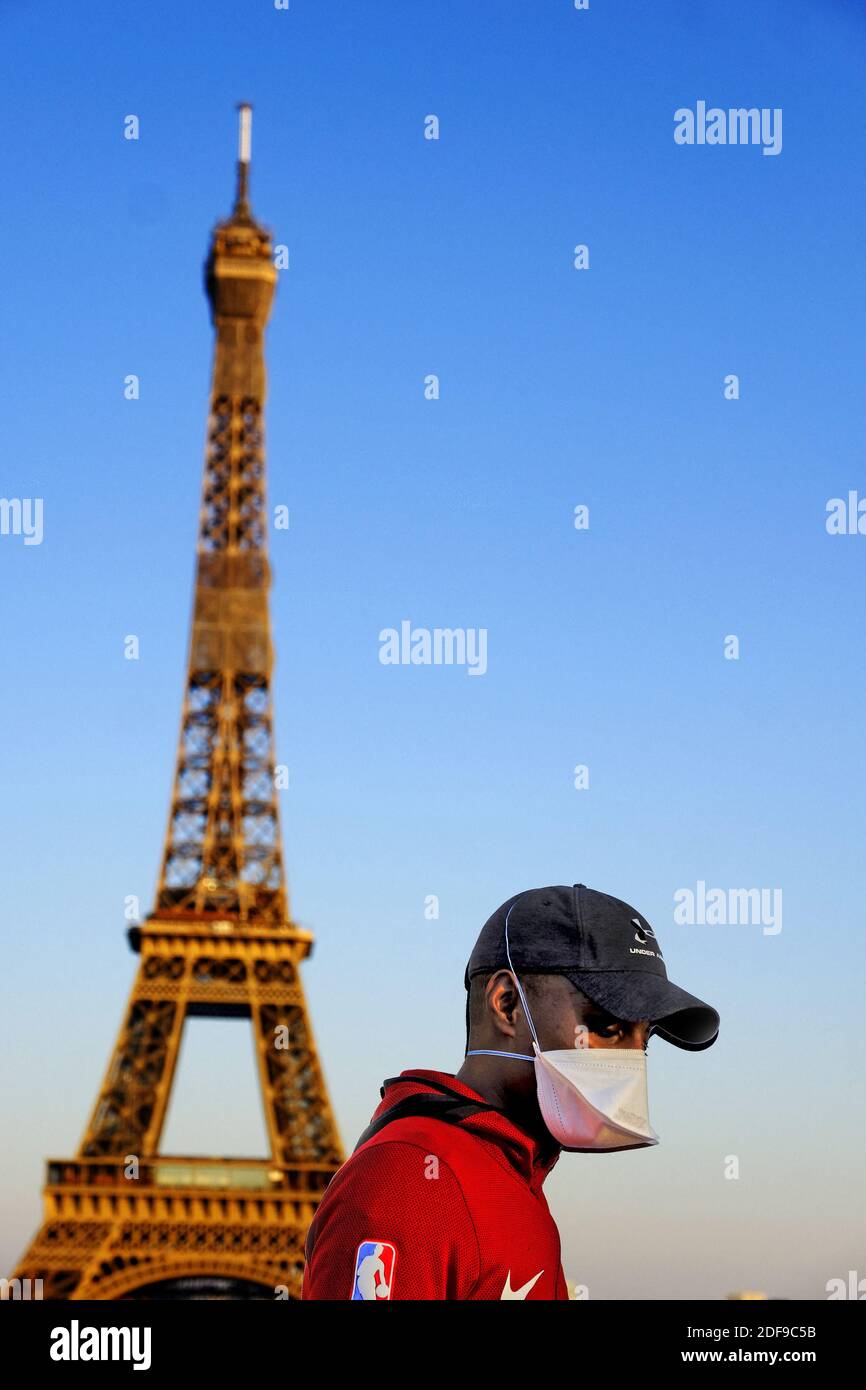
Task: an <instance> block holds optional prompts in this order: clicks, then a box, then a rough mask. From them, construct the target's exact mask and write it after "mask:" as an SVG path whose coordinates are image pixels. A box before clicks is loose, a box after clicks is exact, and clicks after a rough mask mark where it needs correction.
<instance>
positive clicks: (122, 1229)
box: [11, 104, 343, 1299]
mask: <svg viewBox="0 0 866 1390" xmlns="http://www.w3.org/2000/svg"><path fill="white" fill-rule="evenodd" d="M250 122H251V114H250V108H249V106H247V105H246V104H244V105H242V106H241V107H240V148H239V159H238V186H237V196H236V200H235V205H234V209H233V211H232V214H231V216H230V217H229V218H228V219H227V220H226V221H224V222H221V223H219V224H218V225H217V227H216V228H215V230H214V233H213V237H212V242H211V248H210V254H209V257H208V260H207V264H206V268H205V273H206V288H207V294H208V298H209V300H210V304H211V312H212V317H213V322H214V327H215V330H216V346H215V354H214V366H213V381H212V391H211V402H210V418H209V424H208V432H207V449H206V457H205V467H204V481H203V486H202V503H201V517H200V525H199V538H198V556H197V570H196V584H195V600H194V608H193V617H192V633H191V639H190V649H189V663H188V675H187V683H186V690H185V695H184V702H183V713H182V716H181V729H180V740H179V747H178V753H177V765H176V773H175V779H174V787H173V792H172V799H171V809H170V813H169V823H168V830H167V833H166V838H165V848H164V852H163V859H162V869H161V873H160V879H159V886H158V889H157V896H156V905H155V910H154V912H153V913H151V915H150V916H149V917H148V918H147V919H146V921H145V922H144V924H143V925H142V926H139V927H133V928H132V929H131V931H130V933H129V935H130V941H131V944H132V946H133V949H135V950H136V951H138V952H139V953H140V957H141V959H140V963H139V967H138V972H137V975H136V979H135V983H134V985H133V988H132V994H131V996H130V1000H129V1005H128V1008H127V1012H126V1016H125V1019H124V1021H123V1023H122V1025H121V1029H120V1034H119V1037H118V1040H117V1045H116V1047H115V1050H114V1054H113V1056H112V1058H111V1061H110V1063H109V1066H108V1070H107V1072H106V1075H105V1081H104V1083H103V1086H102V1089H101V1091H100V1092H99V1095H98V1097H97V1100H96V1104H95V1106H94V1109H93V1113H92V1115H91V1118H90V1122H89V1124H88V1126H87V1131H86V1133H85V1135H84V1139H83V1140H82V1143H81V1148H80V1150H79V1153H78V1155H77V1157H76V1158H74V1159H69V1160H49V1161H48V1173H47V1182H46V1187H45V1192H44V1217H43V1222H42V1225H41V1227H40V1229H39V1231H38V1233H37V1235H36V1237H35V1239H34V1241H33V1243H32V1245H31V1246H30V1248H29V1250H28V1251H27V1253H26V1255H25V1256H24V1258H23V1260H22V1261H21V1263H20V1265H19V1268H18V1269H17V1270H16V1271H15V1276H14V1277H15V1278H16V1279H18V1280H19V1281H24V1280H26V1279H31V1280H35V1279H41V1280H42V1281H43V1284H42V1287H43V1296H44V1297H45V1298H56V1299H89V1298H97V1299H117V1298H130V1297H132V1298H147V1297H163V1298H164V1297H202V1296H213V1297H227V1296H228V1297H256V1296H259V1297H270V1298H273V1297H275V1296H278V1295H277V1294H276V1293H275V1290H277V1289H280V1290H281V1291H285V1293H284V1296H288V1297H289V1298H299V1297H300V1289H301V1279H302V1275H303V1241H304V1236H305V1233H306V1228H307V1226H308V1225H309V1222H310V1220H311V1219H312V1216H313V1214H314V1212H315V1209H316V1206H317V1204H318V1202H319V1200H320V1198H321V1196H322V1193H323V1192H324V1190H325V1187H326V1186H327V1183H328V1182H329V1180H330V1178H331V1177H332V1176H333V1174H334V1173H335V1172H336V1170H337V1168H338V1167H339V1166H340V1163H341V1162H342V1159H343V1153H342V1149H341V1144H340V1138H339V1135H338V1132H337V1127H336V1123H335V1120H334V1116H333V1113H332V1110H331V1105H330V1101H329V1099H328V1094H327V1089H326V1086H325V1081H324V1076H323V1073H322V1068H321V1065H320V1062H319V1057H318V1054H317V1051H316V1047H315V1042H314V1039H313V1034H312V1030H311V1026H310V1021H309V1016H308V1012H307V1007H306V1003H305V1000H304V993H303V988H302V985H301V980H300V973H299V966H300V963H301V961H302V960H303V959H304V958H305V956H307V955H308V954H309V952H310V950H311V947H312V941H313V938H312V936H311V934H310V933H309V932H307V931H304V930H302V929H301V928H299V927H298V926H296V925H295V924H294V923H293V922H292V920H291V917H290V915H289V910H288V903H287V896H286V886H285V879H284V873H283V861H282V848H281V833H280V821H279V809H278V804H277V793H276V789H275V766H274V751H273V725H272V714H271V672H272V667H273V652H272V646H271V635H270V621H269V614H268V590H269V587H270V569H269V565H268V557H267V513H266V501H265V450H264V435H263V416H262V412H263V406H264V401H265V365H264V341H263V340H264V331H265V326H266V323H267V319H268V316H269V313H270V308H271V301H272V298H273V293H274V286H275V283H276V279H277V272H276V269H275V268H274V263H273V248H272V245H271V238H270V234H269V233H268V231H267V230H266V229H265V228H263V227H262V226H260V225H259V224H258V223H257V222H256V221H255V220H254V218H253V216H252V213H251V211H250V206H249V202H248V171H249V159H250ZM196 1015H199V1016H208V1017H221V1018H226V1017H241V1018H249V1019H250V1020H251V1021H252V1026H253V1031H254V1035H255V1043H256V1056H257V1065H258V1076H259V1081H260V1084H261V1091H262V1097H263V1102H264V1111H265V1118H266V1123H267V1132H268V1137H269V1142H270V1149H271V1152H270V1155H269V1156H268V1157H267V1158H265V1159H262V1160H250V1159H214V1158H189V1157H172V1158H168V1157H164V1156H161V1155H160V1138H161V1134H162V1130H163V1126H164V1123H165V1118H166V1111H167V1107H168V1101H169V1097H170V1094H171V1088H172V1081H173V1078H174V1073H175V1068H176V1064H177V1059H178V1054H179V1050H180V1043H181V1036H182V1032H183V1027H184V1023H185V1020H186V1019H187V1018H189V1017H192V1016H196ZM11 1287H12V1292H13V1296H14V1294H15V1292H17V1291H19V1290H20V1289H21V1288H23V1287H26V1286H25V1285H23V1283H20V1284H18V1285H15V1284H14V1283H13V1284H12V1286H11Z"/></svg>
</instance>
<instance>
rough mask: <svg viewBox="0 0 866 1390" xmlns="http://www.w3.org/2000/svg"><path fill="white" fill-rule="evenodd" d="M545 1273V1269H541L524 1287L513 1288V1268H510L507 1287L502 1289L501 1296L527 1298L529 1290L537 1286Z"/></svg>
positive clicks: (506, 1282)
mask: <svg viewBox="0 0 866 1390" xmlns="http://www.w3.org/2000/svg"><path fill="white" fill-rule="evenodd" d="M543 1273H544V1270H543V1269H540V1270H539V1271H538V1273H537V1274H536V1276H535V1278H534V1279H530V1280H529V1282H528V1283H527V1284H524V1285H523V1287H522V1288H519V1289H513V1288H512V1287H511V1270H510V1269H509V1271H508V1276H507V1278H506V1280H505V1288H504V1289H503V1290H502V1293H501V1294H500V1298H526V1295H527V1294H528V1293H529V1290H530V1289H533V1288H535V1285H536V1284H537V1283H538V1281H539V1279H540V1278H541V1276H542V1274H543Z"/></svg>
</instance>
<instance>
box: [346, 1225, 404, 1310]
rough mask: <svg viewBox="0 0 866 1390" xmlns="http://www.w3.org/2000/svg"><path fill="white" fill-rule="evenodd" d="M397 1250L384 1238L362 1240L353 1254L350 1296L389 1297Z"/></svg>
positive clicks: (370, 1298) (373, 1301) (365, 1297)
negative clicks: (353, 1270) (354, 1254)
mask: <svg viewBox="0 0 866 1390" xmlns="http://www.w3.org/2000/svg"><path fill="white" fill-rule="evenodd" d="M396 1259H397V1251H396V1250H395V1249H394V1247H393V1245H389V1244H388V1242H387V1241H386V1240H362V1241H361V1244H360V1245H359V1246H358V1253H357V1255H356V1256H355V1273H354V1274H353V1275H352V1298H353V1299H355V1298H363V1299H369V1300H370V1302H371V1303H375V1302H376V1299H377V1298H390V1297H391V1288H392V1284H393V1279H394V1263H395V1261H396Z"/></svg>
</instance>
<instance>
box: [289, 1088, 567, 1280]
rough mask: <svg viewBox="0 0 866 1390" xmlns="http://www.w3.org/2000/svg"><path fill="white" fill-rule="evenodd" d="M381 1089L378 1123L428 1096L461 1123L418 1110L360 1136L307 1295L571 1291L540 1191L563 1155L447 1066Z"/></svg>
mask: <svg viewBox="0 0 866 1390" xmlns="http://www.w3.org/2000/svg"><path fill="white" fill-rule="evenodd" d="M382 1096H383V1099H382V1101H381V1104H380V1105H378V1106H377V1108H376V1111H375V1113H374V1116H373V1121H372V1122H371V1124H373V1125H375V1122H376V1121H377V1120H378V1119H379V1117H381V1116H382V1115H384V1114H386V1113H387V1112H388V1111H390V1110H392V1109H393V1108H394V1107H395V1106H397V1107H399V1108H400V1109H404V1110H405V1109H406V1108H407V1106H408V1107H409V1108H417V1106H418V1101H417V1097H419V1096H424V1097H426V1098H427V1099H425V1100H424V1101H422V1102H421V1103H420V1104H421V1106H425V1105H427V1106H429V1105H430V1098H431V1097H432V1098H433V1106H432V1107H431V1108H432V1109H434V1110H435V1107H436V1106H437V1104H438V1105H442V1106H444V1108H445V1109H446V1110H449V1108H450V1113H451V1115H452V1122H451V1123H444V1122H443V1120H442V1119H440V1118H434V1117H432V1116H431V1115H426V1114H425V1115H411V1114H409V1115H405V1116H404V1117H403V1118H395V1119H394V1120H392V1121H391V1122H390V1123H388V1124H387V1125H385V1126H384V1128H381V1129H379V1130H378V1132H376V1133H374V1134H373V1136H372V1137H369V1138H365V1136H364V1135H362V1136H361V1142H360V1143H359V1146H358V1148H356V1150H355V1152H354V1153H353V1154H352V1156H351V1158H349V1159H348V1160H347V1162H346V1163H344V1164H343V1167H342V1168H341V1169H340V1171H339V1172H338V1173H337V1175H336V1177H335V1178H334V1179H333V1180H332V1181H331V1183H330V1185H329V1187H328V1189H327V1191H326V1192H325V1195H324V1197H323V1199H322V1201H321V1203H320V1205H319V1207H318V1210H317V1212H316V1215H315V1217H314V1219H313V1222H312V1225H311V1226H310V1229H309V1232H308V1234H307V1243H306V1260H307V1263H306V1268H305V1271H304V1284H303V1294H302V1297H303V1298H306V1299H340V1300H343V1299H347V1298H348V1299H362V1300H364V1299H369V1300H371V1301H375V1299H376V1298H380V1299H388V1298H390V1299H503V1298H505V1299H507V1298H517V1299H528V1298H533V1299H535V1298H545V1299H567V1298H568V1289H567V1287H566V1283H565V1276H564V1275H563V1272H562V1264H561V1257H560V1244H559V1232H558V1231H557V1229H556V1225H555V1224H554V1221H553V1217H552V1216H551V1215H550V1211H549V1210H548V1206H547V1202H546V1201H545V1198H544V1194H543V1192H542V1190H541V1187H542V1183H543V1182H544V1179H545V1178H546V1177H547V1174H548V1173H549V1172H550V1170H551V1168H552V1167H553V1165H554V1164H555V1163H556V1161H557V1159H558V1157H559V1154H558V1153H556V1154H555V1155H554V1157H552V1158H550V1157H548V1158H546V1159H545V1160H542V1159H541V1157H540V1155H539V1149H538V1145H537V1143H536V1141H535V1140H534V1139H532V1138H531V1137H530V1136H529V1135H528V1134H525V1133H524V1132H523V1130H520V1129H518V1128H517V1126H516V1125H515V1124H513V1123H512V1122H511V1121H510V1120H509V1119H507V1118H506V1117H505V1116H504V1115H503V1114H502V1113H501V1112H499V1111H495V1110H493V1109H492V1107H488V1106H487V1105H486V1103H485V1102H484V1100H483V1098H482V1097H481V1096H479V1095H478V1093H477V1092H476V1091H473V1090H471V1089H470V1088H469V1087H468V1086H464V1085H463V1083H462V1082H460V1081H458V1080H457V1079H456V1077H454V1076H452V1075H450V1073H447V1072H437V1071H404V1072H401V1074H400V1076H399V1077H395V1078H394V1079H393V1080H391V1081H386V1083H385V1085H384V1086H383V1087H382ZM410 1096H411V1097H415V1098H416V1099H415V1100H412V1101H410V1100H409V1099H408V1098H409V1097H410ZM455 1107H456V1121H455V1119H454V1115H455ZM365 1133H366V1132H365Z"/></svg>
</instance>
